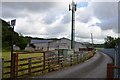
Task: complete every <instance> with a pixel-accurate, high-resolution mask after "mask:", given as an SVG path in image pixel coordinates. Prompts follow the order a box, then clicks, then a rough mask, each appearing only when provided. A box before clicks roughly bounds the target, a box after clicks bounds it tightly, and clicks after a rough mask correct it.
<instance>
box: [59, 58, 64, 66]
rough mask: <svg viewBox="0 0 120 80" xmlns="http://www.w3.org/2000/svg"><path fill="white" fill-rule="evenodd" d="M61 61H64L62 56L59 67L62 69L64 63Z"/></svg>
mask: <svg viewBox="0 0 120 80" xmlns="http://www.w3.org/2000/svg"><path fill="white" fill-rule="evenodd" d="M63 59H64V57H63V56H62V57H61V59H60V64H61V67H63V61H64V60H63Z"/></svg>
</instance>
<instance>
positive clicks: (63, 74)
mask: <svg viewBox="0 0 120 80" xmlns="http://www.w3.org/2000/svg"><path fill="white" fill-rule="evenodd" d="M111 62H112V59H111V58H110V57H109V56H108V55H106V54H104V53H102V52H97V53H96V54H95V56H94V57H92V58H91V59H89V60H87V61H85V62H84V63H81V64H78V65H74V66H72V67H69V68H64V69H60V70H58V71H54V72H50V73H48V74H46V75H43V76H39V77H37V78H106V71H107V63H111Z"/></svg>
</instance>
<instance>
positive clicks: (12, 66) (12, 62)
mask: <svg viewBox="0 0 120 80" xmlns="http://www.w3.org/2000/svg"><path fill="white" fill-rule="evenodd" d="M13 37H14V26H13V28H12V38H11V78H14V56H13Z"/></svg>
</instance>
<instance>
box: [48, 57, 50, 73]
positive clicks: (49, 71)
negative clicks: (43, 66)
mask: <svg viewBox="0 0 120 80" xmlns="http://www.w3.org/2000/svg"><path fill="white" fill-rule="evenodd" d="M48 72H50V59H49V58H48Z"/></svg>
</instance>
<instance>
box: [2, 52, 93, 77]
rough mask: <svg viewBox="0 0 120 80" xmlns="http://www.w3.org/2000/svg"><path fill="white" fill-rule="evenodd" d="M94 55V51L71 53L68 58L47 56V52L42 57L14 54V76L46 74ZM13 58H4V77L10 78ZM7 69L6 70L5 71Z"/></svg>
mask: <svg viewBox="0 0 120 80" xmlns="http://www.w3.org/2000/svg"><path fill="white" fill-rule="evenodd" d="M92 56H93V53H84V54H82V55H81V54H74V55H71V56H70V58H69V59H68V60H67V59H65V58H64V56H63V55H59V56H58V55H54V56H50V57H46V56H45V53H44V55H43V56H41V57H29V58H23V59H18V54H17V53H16V54H13V57H14V58H13V59H14V70H13V73H14V74H12V75H13V77H14V78H24V77H32V76H35V75H36V74H38V73H39V75H40V74H45V73H48V72H51V71H54V70H58V69H60V68H62V67H65V66H66V64H68V66H72V65H74V64H78V63H80V62H83V61H85V60H87V59H89V58H90V57H92ZM10 62H11V60H7V61H5V60H4V59H2V68H3V69H2V70H3V71H2V74H3V76H2V78H3V79H6V78H10V77H11V76H10V73H11V72H10V68H11V66H10V65H5V64H10ZM4 70H5V71H4Z"/></svg>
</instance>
